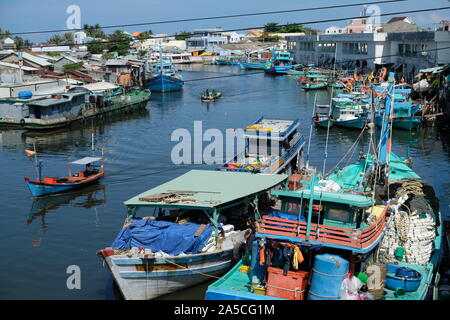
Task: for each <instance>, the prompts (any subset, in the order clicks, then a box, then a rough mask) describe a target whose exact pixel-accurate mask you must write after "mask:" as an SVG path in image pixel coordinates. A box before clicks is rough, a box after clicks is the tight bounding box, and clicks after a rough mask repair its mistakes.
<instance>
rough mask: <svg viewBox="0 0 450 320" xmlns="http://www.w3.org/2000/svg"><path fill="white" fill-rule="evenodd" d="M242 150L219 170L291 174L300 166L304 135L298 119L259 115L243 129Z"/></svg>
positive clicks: (301, 163)
mask: <svg viewBox="0 0 450 320" xmlns="http://www.w3.org/2000/svg"><path fill="white" fill-rule="evenodd" d="M244 139H245V146H244V150H238V152H237V154H236V155H235V156H234V157H233V158H232V159H231V160H229V161H227V163H225V164H224V165H223V166H221V167H220V168H219V169H218V170H222V171H241V172H252V173H256V172H257V173H271V174H273V173H287V174H291V173H293V172H295V171H297V170H299V169H300V168H302V167H303V146H304V145H305V138H304V136H303V134H302V133H301V131H300V122H299V120H298V119H297V120H282V119H266V118H264V117H261V118H260V119H258V120H257V121H255V123H253V124H252V125H250V126H247V127H246V128H245V131H244Z"/></svg>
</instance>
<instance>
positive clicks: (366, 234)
mask: <svg viewBox="0 0 450 320" xmlns="http://www.w3.org/2000/svg"><path fill="white" fill-rule="evenodd" d="M387 209H388V206H386V207H385V209H384V211H383V213H382V214H381V215H380V217H379V218H378V219H377V221H376V222H375V223H373V224H371V225H370V226H369V227H367V228H364V229H349V228H342V227H336V226H329V225H323V224H315V223H311V226H310V233H309V239H307V238H306V231H307V223H306V222H303V221H293V220H288V219H283V218H276V217H269V216H264V217H263V219H262V220H261V221H260V222H258V223H257V232H258V233H259V234H264V235H265V236H267V237H268V238H270V236H276V237H277V238H280V237H281V238H286V239H288V240H292V239H295V240H297V241H298V242H304V241H302V240H305V241H306V240H310V241H315V242H319V243H322V244H329V245H338V246H344V247H349V248H354V249H365V248H367V247H369V246H370V245H371V244H373V243H374V242H375V241H376V240H377V239H379V237H380V235H381V234H382V232H383V230H384V228H385V226H386V221H387V216H386V212H387Z"/></svg>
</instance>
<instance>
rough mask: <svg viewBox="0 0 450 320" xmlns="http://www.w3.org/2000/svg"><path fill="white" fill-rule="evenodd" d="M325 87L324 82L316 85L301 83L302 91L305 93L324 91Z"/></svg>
mask: <svg viewBox="0 0 450 320" xmlns="http://www.w3.org/2000/svg"><path fill="white" fill-rule="evenodd" d="M327 87H328V83H326V82H324V83H317V84H308V83H302V89H303V90H305V91H309V90H320V89H326V88H327Z"/></svg>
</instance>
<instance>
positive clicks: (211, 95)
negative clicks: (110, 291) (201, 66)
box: [200, 90, 222, 102]
mask: <svg viewBox="0 0 450 320" xmlns="http://www.w3.org/2000/svg"><path fill="white" fill-rule="evenodd" d="M221 97H222V93H221V92H216V91H215V90H212V91H208V90H206V92H205V93H203V94H202V96H201V97H200V99H201V100H202V101H204V102H211V101H215V100H217V99H219V98H221Z"/></svg>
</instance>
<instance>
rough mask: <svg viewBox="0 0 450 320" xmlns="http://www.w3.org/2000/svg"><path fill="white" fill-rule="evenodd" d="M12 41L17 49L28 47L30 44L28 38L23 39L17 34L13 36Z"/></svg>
mask: <svg viewBox="0 0 450 320" xmlns="http://www.w3.org/2000/svg"><path fill="white" fill-rule="evenodd" d="M14 43H15V44H16V49H17V50H23V49H27V48H30V47H31V45H32V43H31V41H30V40H24V39H23V38H22V37H19V36H16V37H14Z"/></svg>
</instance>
